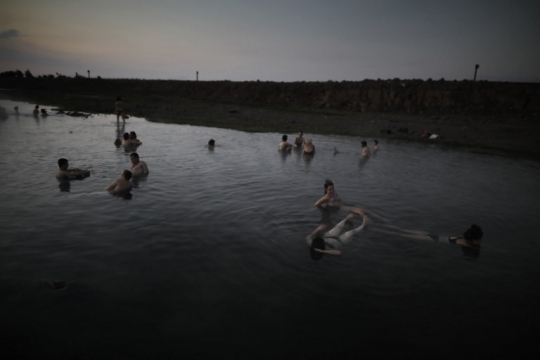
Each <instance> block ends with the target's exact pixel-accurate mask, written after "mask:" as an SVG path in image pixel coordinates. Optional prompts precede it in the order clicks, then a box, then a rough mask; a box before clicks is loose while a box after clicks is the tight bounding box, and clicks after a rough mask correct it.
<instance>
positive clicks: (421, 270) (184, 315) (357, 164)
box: [0, 100, 540, 359]
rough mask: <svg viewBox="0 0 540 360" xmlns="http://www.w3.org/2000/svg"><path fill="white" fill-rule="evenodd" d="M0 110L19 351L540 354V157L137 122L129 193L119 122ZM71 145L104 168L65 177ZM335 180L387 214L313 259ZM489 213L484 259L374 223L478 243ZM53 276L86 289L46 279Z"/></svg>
mask: <svg viewBox="0 0 540 360" xmlns="http://www.w3.org/2000/svg"><path fill="white" fill-rule="evenodd" d="M0 105H1V106H3V107H4V108H6V109H7V110H8V113H9V115H10V116H9V118H8V119H7V120H4V121H2V122H0V168H1V171H2V175H1V176H0V198H1V202H0V215H1V216H0V237H1V240H0V323H1V327H0V345H1V349H2V350H0V351H2V352H3V353H6V354H11V355H12V356H13V357H12V358H18V359H21V358H58V359H60V358H69V359H103V358H111V359H113V358H114V359H117V358H132V359H142V358H180V357H182V358H185V357H188V358H190V357H197V358H201V357H202V358H211V357H212V358H220V357H226V358H254V359H257V358H269V359H275V358H340V359H343V358H355V359H357V358H361V357H364V358H365V357H367V358H400V359H403V358H439V359H464V358H516V357H517V358H520V357H524V354H527V353H528V351H529V350H532V349H534V348H535V346H533V344H535V343H536V339H535V338H534V337H533V334H534V330H536V328H537V324H538V320H539V316H538V308H539V304H540V301H539V300H540V291H539V287H538V278H539V275H540V265H539V261H538V256H539V254H540V245H539V241H538V238H539V237H538V234H540V226H539V225H538V223H539V222H538V216H539V214H540V204H539V201H538V200H539V199H540V187H539V186H538V180H539V179H540V164H539V163H537V162H533V161H529V160H521V159H512V158H501V157H490V156H485V155H477V154H471V153H469V152H466V151H455V150H452V151H450V150H447V149H444V148H439V147H436V146H431V145H423V144H408V143H402V142H386V141H381V150H380V151H379V152H378V153H377V154H376V155H375V156H372V157H371V158H370V159H368V160H367V161H363V160H361V159H360V145H359V143H360V139H357V138H352V137H344V136H319V135H314V136H313V142H314V144H315V146H316V148H317V153H316V154H315V156H314V157H311V158H305V157H303V156H302V154H301V153H298V152H295V151H293V152H292V153H291V154H290V155H288V156H281V155H280V154H279V153H278V152H277V144H278V142H279V140H280V137H281V134H276V133H273V134H258V133H255V134H250V133H243V132H238V131H232V130H223V129H214V128H204V127H195V126H180V125H171V124H156V123H150V122H147V121H145V120H143V119H136V118H131V119H128V121H127V124H126V127H125V130H126V131H136V132H137V134H138V136H139V138H140V139H141V141H142V142H143V145H142V146H141V147H139V149H138V153H139V154H140V157H141V159H142V160H144V161H146V162H147V163H148V166H149V168H150V175H149V176H148V178H146V179H142V180H139V181H137V182H136V187H135V188H134V189H133V190H132V198H131V200H126V199H123V198H119V197H114V196H111V195H110V194H109V193H107V192H106V191H105V190H104V188H105V187H106V186H107V185H108V184H109V183H110V182H111V181H112V180H113V179H114V178H115V177H116V176H117V175H118V174H119V173H120V172H121V170H123V169H128V168H129V152H125V151H124V149H122V148H120V149H117V148H116V147H115V146H114V145H113V141H114V139H115V136H116V131H117V127H116V118H115V117H113V116H112V115H108V116H93V117H90V118H88V119H85V118H74V117H69V116H64V115H50V116H49V117H47V118H42V117H39V118H37V119H36V118H34V117H32V116H31V115H30V113H31V110H32V108H33V105H31V104H26V103H15V102H12V101H8V100H0ZM15 105H18V106H19V108H20V114H19V115H18V116H16V115H15V114H14V113H13V110H12V109H13V107H14V106H15ZM111 106H112V105H111ZM46 108H47V109H49V113H51V111H50V107H46ZM304 130H305V131H306V132H308V129H304ZM290 136H291V137H292V138H294V134H290ZM308 136H310V135H309V134H306V137H308ZM210 138H214V139H216V143H217V146H216V148H215V150H214V151H210V150H208V149H207V148H206V147H205V144H206V142H207V141H208V139H210ZM291 140H292V139H291ZM366 140H369V142H370V143H371V140H372V139H366ZM370 145H371V144H370ZM334 147H337V148H338V149H339V150H340V151H341V152H342V153H341V154H338V155H336V156H334V154H333V148H334ZM60 157H66V158H68V159H69V161H70V165H71V166H72V167H78V168H88V169H90V170H91V176H90V177H88V178H86V179H84V180H81V181H71V183H70V184H69V186H68V185H65V184H64V185H62V184H59V183H58V181H57V180H56V179H55V177H54V173H55V171H56V167H57V165H56V162H57V160H58V158H60ZM327 178H329V179H332V180H333V181H334V183H335V185H336V191H337V192H338V194H339V195H340V196H341V198H342V199H344V201H345V203H347V204H349V205H357V206H362V207H364V208H365V209H367V210H368V211H369V213H370V214H372V215H373V219H374V221H373V223H372V224H370V226H369V227H368V230H367V231H365V232H363V233H362V234H360V235H357V236H356V237H355V238H354V240H353V241H352V243H350V244H348V245H347V246H345V247H343V249H342V251H343V255H342V256H341V257H332V256H325V257H324V258H323V259H322V260H320V261H313V260H312V259H311V258H310V255H309V249H308V248H307V245H306V242H305V240H304V238H305V236H306V235H307V234H308V233H310V232H311V231H312V230H313V229H314V228H315V227H316V226H317V225H318V224H319V221H320V218H321V213H320V211H319V210H318V209H317V208H315V207H314V206H313V203H314V202H315V201H316V200H317V199H318V198H320V197H321V196H322V195H323V182H324V180H325V179H327ZM344 216H345V215H344V214H341V213H335V214H332V217H333V220H334V222H336V221H339V220H341V219H342V218H343V217H344ZM353 223H354V225H355V226H357V225H359V224H360V219H358V218H355V219H353ZM472 223H478V224H480V225H481V226H482V227H483V229H484V234H485V235H484V243H483V246H482V249H481V254H480V256H479V258H477V259H473V258H471V257H466V256H464V255H463V252H462V251H461V249H460V248H459V247H457V246H455V245H451V244H449V243H437V242H434V241H420V240H410V239H406V238H403V237H400V236H395V235H383V234H380V233H377V232H376V231H374V229H376V228H377V227H378V226H383V225H385V224H386V225H388V224H391V225H395V226H398V227H401V228H406V229H415V230H425V231H429V232H432V233H436V234H446V235H460V234H461V233H463V231H464V230H465V229H466V228H468V227H469V226H470V225H471V224H472ZM54 280H62V281H65V282H66V284H67V287H66V288H65V289H61V290H53V289H51V288H50V287H49V286H46V285H45V283H47V282H51V281H54ZM3 358H5V357H3Z"/></svg>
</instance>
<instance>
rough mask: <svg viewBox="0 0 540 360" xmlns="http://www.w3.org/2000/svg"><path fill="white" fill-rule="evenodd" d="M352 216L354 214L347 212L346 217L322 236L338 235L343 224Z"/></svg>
mask: <svg viewBox="0 0 540 360" xmlns="http://www.w3.org/2000/svg"><path fill="white" fill-rule="evenodd" d="M353 217H354V214H349V215H347V217H346V218H345V219H343V220H341V221H340V222H339V224H337V225H336V226H334V227H333V228H332V230H330V231H329V232H327V233H326V234H324V236H328V237H338V236H339V234H341V231H342V230H343V227H344V226H345V223H346V222H347V221H349V220H351V219H352V218H353Z"/></svg>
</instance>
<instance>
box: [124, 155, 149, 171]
mask: <svg viewBox="0 0 540 360" xmlns="http://www.w3.org/2000/svg"><path fill="white" fill-rule="evenodd" d="M129 159H130V160H131V172H132V173H133V176H138V175H148V174H149V173H150V171H148V165H146V163H145V162H144V161H141V160H139V154H137V153H135V152H134V153H131V155H129Z"/></svg>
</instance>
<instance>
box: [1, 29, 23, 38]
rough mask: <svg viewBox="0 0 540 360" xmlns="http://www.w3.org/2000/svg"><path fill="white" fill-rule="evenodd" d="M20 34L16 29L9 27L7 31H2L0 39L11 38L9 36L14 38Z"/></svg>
mask: <svg viewBox="0 0 540 360" xmlns="http://www.w3.org/2000/svg"><path fill="white" fill-rule="evenodd" d="M18 36H19V32H18V31H17V30H15V29H9V30H6V31H2V32H1V33H0V39H9V38H14V37H18Z"/></svg>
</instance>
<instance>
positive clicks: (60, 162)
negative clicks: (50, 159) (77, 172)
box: [58, 158, 68, 168]
mask: <svg viewBox="0 0 540 360" xmlns="http://www.w3.org/2000/svg"><path fill="white" fill-rule="evenodd" d="M67 162H68V161H67V159H64V158H61V159H58V167H59V168H62V167H63V166H64V165H66V164H67Z"/></svg>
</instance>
